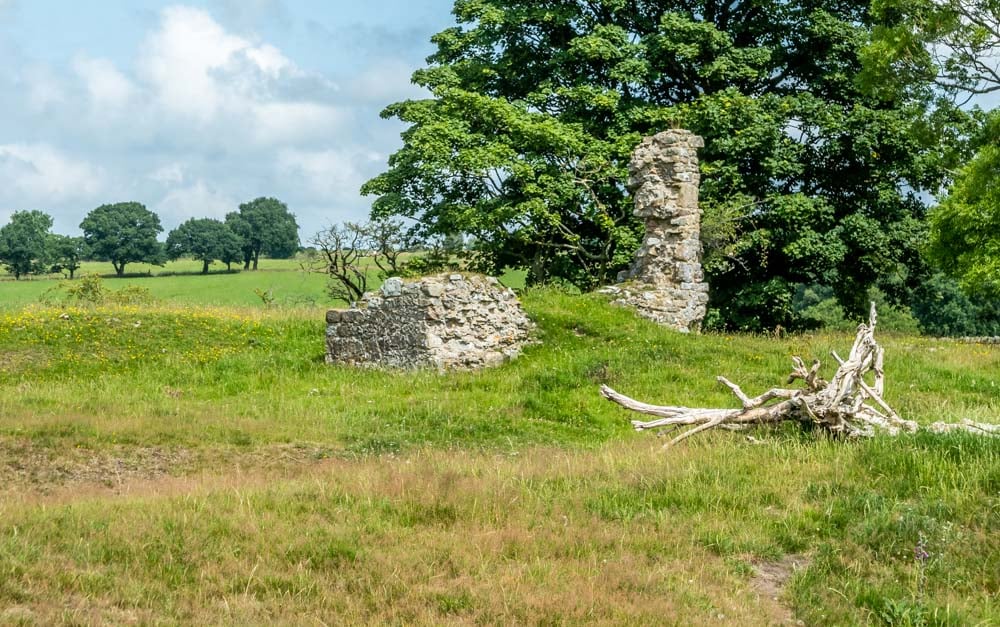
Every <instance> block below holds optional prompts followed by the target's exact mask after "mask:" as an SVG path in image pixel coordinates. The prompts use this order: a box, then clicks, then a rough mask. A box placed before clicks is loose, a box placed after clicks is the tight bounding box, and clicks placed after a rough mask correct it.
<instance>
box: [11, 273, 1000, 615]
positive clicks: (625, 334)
mask: <svg viewBox="0 0 1000 627" xmlns="http://www.w3.org/2000/svg"><path fill="white" fill-rule="evenodd" d="M155 280H160V279H155ZM524 301H525V304H526V306H527V308H528V310H529V312H530V313H531V315H532V316H533V317H534V319H535V320H536V321H537V323H538V325H539V337H540V338H541V339H542V343H541V344H540V345H536V346H533V347H530V348H529V349H528V351H527V352H526V354H525V355H524V356H523V357H522V358H521V359H519V360H517V361H515V362H513V363H510V364H507V365H505V366H503V367H501V368H499V369H496V370H492V371H488V372H482V373H453V374H448V375H439V374H437V373H430V372H422V373H416V374H397V373H380V372H371V371H358V370H353V369H349V368H339V367H329V366H326V365H325V364H323V363H322V359H321V357H322V350H323V348H322V334H323V323H322V312H321V311H317V310H309V309H295V310H289V309H281V310H278V311H264V310H262V309H260V308H256V309H251V308H222V309H220V308H197V309H182V308H178V307H175V306H166V305H160V306H155V307H151V308H142V309H139V308H129V307H117V308H94V309H44V308H29V309H21V310H11V311H7V312H0V624H5V623H14V624H17V623H23V624H52V623H73V624H80V623H83V624H92V623H122V622H136V621H137V622H143V623H160V622H163V623H174V622H185V623H206V624H211V623H234V624H247V623H265V622H266V623H297V624H301V623H303V622H306V623H310V622H315V623H320V622H322V623H326V624H333V623H345V622H352V623H354V622H370V623H385V622H405V623H424V624H441V623H469V622H483V623H505V624H509V623H511V622H517V623H523V622H532V623H534V622H542V623H578V622H588V621H591V622H603V623H655V624H663V623H665V622H666V623H670V622H673V623H675V624H685V625H686V624H708V623H712V624H718V623H719V622H723V623H730V624H740V625H742V624H773V623H776V622H780V621H782V620H784V619H786V618H788V616H789V615H794V616H795V617H796V618H797V619H801V620H803V621H804V622H805V623H806V624H830V625H842V624H857V623H865V622H871V623H880V622H881V623H884V624H955V625H961V624H986V625H988V624H993V623H991V621H994V622H995V616H997V615H998V614H1000V608H998V606H997V595H998V592H1000V571H998V569H997V568H996V564H998V563H1000V534H997V533H996V530H997V529H998V528H1000V443H998V442H996V441H994V440H985V439H976V438H974V437H971V436H966V435H963V434H954V435H951V436H946V437H942V436H931V435H927V434H921V435H918V436H906V437H901V438H896V439H875V440H872V441H868V442H837V441H831V440H827V439H824V438H822V437H819V436H816V435H814V434H811V433H801V432H799V431H798V430H796V429H791V428H787V427H786V428H782V429H779V430H777V431H765V432H761V433H757V434H755V435H756V436H757V438H758V439H759V440H761V441H762V444H759V445H755V444H751V443H749V442H746V441H745V440H744V439H743V438H742V436H740V435H738V434H730V433H717V434H705V436H704V437H698V438H695V439H693V440H692V441H690V442H689V443H687V444H685V445H684V446H681V447H678V448H676V449H673V450H671V451H670V452H669V453H667V454H663V453H662V452H660V451H659V450H658V446H657V443H656V441H655V439H654V438H652V437H651V436H649V435H648V434H638V435H637V434H633V433H632V432H631V431H630V430H629V429H628V427H627V419H628V418H629V416H627V415H626V414H625V412H623V411H622V410H620V409H619V408H617V407H615V406H613V405H612V404H610V403H608V402H607V401H604V400H603V399H601V398H600V396H599V394H598V393H597V387H598V385H599V384H600V383H608V384H609V385H612V386H614V387H616V388H618V389H621V390H622V391H625V392H628V393H630V394H632V395H636V396H641V397H643V398H647V399H649V400H650V401H652V402H663V403H676V404H686V405H691V406H714V405H718V406H732V404H733V399H732V398H731V395H730V394H729V393H728V391H727V390H725V389H724V388H721V386H717V385H716V384H715V383H714V376H715V375H716V374H724V375H726V376H727V377H729V378H730V379H731V380H733V381H735V382H737V383H739V384H740V385H742V386H743V389H744V390H746V391H748V392H753V393H756V392H758V391H761V390H763V389H766V388H768V387H771V386H772V385H773V384H775V383H779V382H781V381H783V379H784V377H785V376H786V375H787V372H788V364H789V363H790V362H789V357H790V356H791V355H792V354H798V355H802V356H803V357H805V358H807V359H809V358H812V357H820V358H824V357H825V356H826V355H828V354H829V351H830V350H831V349H838V350H843V349H844V348H846V347H847V346H849V344H850V341H851V337H850V336H849V335H846V334H845V335H837V334H820V335H802V336H792V337H789V338H782V339H774V338H764V337H743V336H722V335H705V336H685V335H681V334H677V333H672V332H669V331H665V330H663V329H660V328H658V327H655V326H654V325H651V324H648V323H646V322H644V321H641V320H638V319H636V318H635V317H633V316H632V315H631V314H629V313H628V312H627V311H623V310H618V309H615V308H611V307H608V306H607V305H605V304H604V303H603V301H602V300H601V299H600V298H597V297H590V296H586V297H579V296H569V295H565V294H560V293H558V292H553V291H547V290H541V291H528V292H527V293H526V294H525V297H524ZM880 339H881V341H882V342H883V344H884V345H885V346H886V349H887V357H886V370H887V375H888V382H889V386H888V388H887V399H888V400H889V402H890V403H892V404H893V405H894V407H896V408H897V410H898V411H899V412H900V413H901V414H903V415H904V416H906V417H907V418H914V419H916V420H919V421H921V422H924V423H927V422H932V421H935V420H957V419H960V418H963V417H970V418H973V419H977V420H984V421H990V420H992V421H996V420H997V418H996V417H997V415H998V414H1000V393H998V390H1000V387H998V386H1000V350H998V349H997V348H996V347H984V346H977V345H964V344H959V343H954V342H943V341H937V340H929V339H921V338H912V337H906V336H891V335H882V336H881V338H880ZM832 369H833V368H832V364H828V366H827V368H826V369H825V370H824V372H829V371H832ZM918 544H919V545H921V546H923V547H926V550H927V552H928V557H927V558H926V559H922V560H917V559H915V554H914V550H915V548H916V547H917V546H918ZM790 555H791V556H802V564H804V565H805V567H804V568H802V569H800V570H798V571H796V572H794V573H792V574H791V578H790V579H789V580H788V581H787V582H785V585H784V586H783V587H781V586H779V589H778V593H777V600H776V599H775V598H772V597H773V596H774V595H772V594H770V593H767V594H762V592H761V591H762V590H768V588H767V587H761V586H759V585H758V584H759V582H757V581H756V580H755V574H754V573H755V572H756V569H758V568H764V569H768V568H774V567H776V565H780V564H783V563H785V561H787V556H790ZM790 613H791V614H790Z"/></svg>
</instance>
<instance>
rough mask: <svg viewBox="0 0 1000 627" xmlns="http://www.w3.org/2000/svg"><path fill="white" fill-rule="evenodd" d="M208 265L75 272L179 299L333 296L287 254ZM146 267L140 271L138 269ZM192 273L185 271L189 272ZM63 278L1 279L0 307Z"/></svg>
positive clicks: (231, 301)
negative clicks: (232, 266)
mask: <svg viewBox="0 0 1000 627" xmlns="http://www.w3.org/2000/svg"><path fill="white" fill-rule="evenodd" d="M216 266H219V264H216ZM224 268H225V267H224V266H221V270H218V271H216V270H213V271H212V273H210V274H208V275H202V274H198V272H199V271H200V266H199V264H198V262H195V261H191V260H180V261H176V262H170V263H168V264H167V265H166V266H164V267H157V266H149V265H147V264H133V265H130V266H127V267H126V271H127V274H128V275H129V276H127V277H125V278H121V279H119V278H117V277H114V274H113V273H111V274H108V273H107V270H109V269H111V265H110V264H107V263H98V262H88V263H86V264H84V266H83V268H81V269H80V270H79V271H78V273H77V276H79V275H80V274H86V273H99V274H102V275H103V276H105V277H106V284H107V287H108V288H109V289H112V290H118V289H121V288H122V287H125V286H127V285H138V286H141V287H144V288H147V289H148V290H149V291H150V292H151V293H152V295H153V297H155V298H156V299H158V300H162V301H164V302H168V303H175V304H183V305H188V304H190V305H226V306H254V305H262V304H263V300H262V299H261V297H260V296H258V295H257V294H256V292H255V290H258V289H259V290H261V291H262V292H270V294H271V296H272V297H273V299H274V300H273V302H274V304H277V305H296V306H301V305H329V304H332V303H333V300H332V299H331V298H330V297H329V296H328V295H327V294H326V283H327V278H326V276H325V275H322V274H315V273H307V272H303V271H302V270H301V269H300V268H299V266H298V263H297V262H296V261H294V260H289V259H262V260H261V262H260V267H259V269H258V270H257V271H245V272H243V271H240V272H235V271H234V272H232V273H228V272H225V271H224ZM146 272H149V273H151V274H150V275H148V276H142V274H141V273H146ZM192 272H193V273H194V274H190V273H192ZM64 280H65V278H64V277H61V276H58V275H53V276H51V277H46V278H31V279H27V280H25V279H22V280H20V281H13V280H0V307H2V308H19V307H23V306H25V305H29V304H32V303H37V302H39V299H40V298H41V297H42V295H43V294H44V293H45V292H46V291H48V290H50V289H52V288H54V287H56V286H58V285H59V283H60V281H64ZM370 281H371V283H370V284H369V287H377V285H378V284H379V283H380V282H379V280H378V278H377V277H375V276H372V277H371V278H370Z"/></svg>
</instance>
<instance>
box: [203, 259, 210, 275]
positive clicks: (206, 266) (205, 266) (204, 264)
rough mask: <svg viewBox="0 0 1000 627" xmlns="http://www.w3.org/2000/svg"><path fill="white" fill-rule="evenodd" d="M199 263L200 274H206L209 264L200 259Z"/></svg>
mask: <svg viewBox="0 0 1000 627" xmlns="http://www.w3.org/2000/svg"><path fill="white" fill-rule="evenodd" d="M201 262H202V266H201V273H202V274H208V263H209V260H208V259H202V260H201Z"/></svg>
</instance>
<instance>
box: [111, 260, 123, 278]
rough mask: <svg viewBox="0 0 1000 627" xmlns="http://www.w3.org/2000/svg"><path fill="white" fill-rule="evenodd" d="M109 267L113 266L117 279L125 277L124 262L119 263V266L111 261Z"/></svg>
mask: <svg viewBox="0 0 1000 627" xmlns="http://www.w3.org/2000/svg"><path fill="white" fill-rule="evenodd" d="M111 265H113V266H114V267H115V274H117V275H118V276H119V277H122V276H125V262H124V261H123V262H122V263H121V265H118V264H116V263H115V262H114V261H112V262H111Z"/></svg>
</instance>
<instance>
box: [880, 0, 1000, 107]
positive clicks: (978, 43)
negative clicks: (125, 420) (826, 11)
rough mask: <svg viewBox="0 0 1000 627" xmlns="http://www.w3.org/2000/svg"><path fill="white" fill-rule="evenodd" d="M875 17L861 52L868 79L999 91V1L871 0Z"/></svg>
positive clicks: (886, 84)
mask: <svg viewBox="0 0 1000 627" xmlns="http://www.w3.org/2000/svg"><path fill="white" fill-rule="evenodd" d="M871 4H872V14H873V15H874V16H875V18H876V19H877V20H878V26H877V27H876V28H875V31H874V37H873V38H872V42H871V43H870V45H869V46H868V47H867V48H866V50H865V55H864V56H865V61H866V68H865V69H866V72H867V73H868V74H869V76H870V82H871V83H872V84H873V85H875V86H881V87H882V88H885V89H890V90H891V89H897V90H898V89H899V88H900V87H901V86H905V85H916V84H922V83H931V84H933V85H935V86H936V87H937V88H939V89H940V90H941V92H942V93H943V94H946V95H949V96H952V97H959V98H961V97H966V98H968V97H971V96H974V95H977V94H989V93H993V92H996V91H1000V0H872V3H871Z"/></svg>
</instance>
